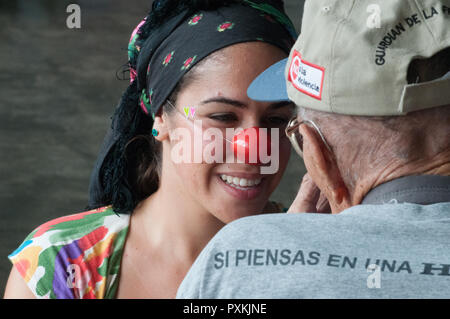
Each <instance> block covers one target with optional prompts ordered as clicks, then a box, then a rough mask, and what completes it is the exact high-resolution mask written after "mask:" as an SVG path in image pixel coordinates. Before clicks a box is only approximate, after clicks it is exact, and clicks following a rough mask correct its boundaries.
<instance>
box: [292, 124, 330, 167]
mask: <svg viewBox="0 0 450 319" xmlns="http://www.w3.org/2000/svg"><path fill="white" fill-rule="evenodd" d="M302 124H309V125H311V126H312V127H313V128H314V129H315V130H316V131H317V133H319V135H320V137H321V138H322V141H323V143H324V144H325V146H326V147H327V149H328V150H329V151H330V152H331V147H330V146H329V145H328V143H327V141H326V140H325V137H324V136H323V134H322V132H321V131H320V130H319V127H318V126H317V125H316V123H314V122H313V121H310V120H303V121H301V122H299V121H298V119H297V116H296V117H294V118H293V119H291V120H290V121H289V124H288V125H287V127H286V130H285V132H286V136H287V137H288V138H289V140H290V141H291V144H292V147H293V148H294V149H295V151H296V152H297V154H298V155H299V156H300V157H301V158H303V136H302V135H301V134H300V132H299V131H298V128H299V127H300V125H302Z"/></svg>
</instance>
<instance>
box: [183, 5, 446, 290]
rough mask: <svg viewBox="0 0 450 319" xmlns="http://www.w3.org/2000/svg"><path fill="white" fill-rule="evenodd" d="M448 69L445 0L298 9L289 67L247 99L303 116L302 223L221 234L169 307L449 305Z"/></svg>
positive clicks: (259, 83)
mask: <svg viewBox="0 0 450 319" xmlns="http://www.w3.org/2000/svg"><path fill="white" fill-rule="evenodd" d="M449 71H450V1H444V0H442V1H437V0H434V1H413V0H407V1H405V0H397V1H381V0H380V1H377V0H375V1H374V0H369V1H364V0H358V1H355V0H340V1H333V0H308V1H307V2H306V5H305V11H304V19H303V27H302V34H301V36H300V38H299V39H298V41H297V43H296V45H295V47H294V49H293V50H292V52H291V55H290V57H289V59H288V61H281V62H279V63H278V64H277V65H274V66H273V67H272V68H270V69H268V70H267V71H266V72H264V73H263V74H262V75H261V76H260V77H259V78H258V79H256V80H255V82H254V83H253V84H252V86H251V87H250V88H249V92H248V93H249V96H251V97H252V98H255V99H259V100H283V99H284V98H285V96H284V95H285V94H284V90H286V85H287V92H288V97H289V98H290V100H292V101H293V102H295V103H296V104H297V105H298V106H299V115H298V117H297V118H296V119H294V120H293V121H291V123H290V124H289V126H288V128H287V129H286V133H287V135H288V136H289V138H290V139H291V141H292V143H293V146H294V148H295V149H296V150H297V152H298V153H299V154H300V155H301V156H303V158H304V161H305V165H306V167H307V170H308V175H307V177H305V178H304V181H303V183H302V187H301V189H300V192H299V195H298V198H297V199H296V201H295V202H294V204H293V206H292V207H291V211H293V210H295V208H297V212H305V211H308V212H311V214H287V215H286V214H274V215H264V216H257V217H249V218H243V219H240V220H238V221H236V222H233V223H231V224H230V225H228V226H226V227H225V228H224V229H223V230H222V231H220V232H219V233H218V234H217V235H216V237H215V238H213V240H212V241H211V242H210V243H209V245H208V246H207V247H206V248H205V249H204V251H203V252H202V253H201V254H200V256H199V258H198V259H197V261H196V262H195V264H194V265H193V267H192V269H191V270H190V272H189V273H188V275H187V277H186V278H185V280H184V282H183V283H182V285H181V287H180V289H179V291H178V297H179V298H441V297H445V298H450V227H449V226H450V73H449ZM280 78H282V80H280ZM283 85H284V89H283ZM275 88H277V90H275ZM319 193H320V196H319ZM319 198H326V200H327V201H328V203H329V207H330V208H331V212H332V214H319V213H317V210H316V208H317V207H318V206H320V205H318V199H319Z"/></svg>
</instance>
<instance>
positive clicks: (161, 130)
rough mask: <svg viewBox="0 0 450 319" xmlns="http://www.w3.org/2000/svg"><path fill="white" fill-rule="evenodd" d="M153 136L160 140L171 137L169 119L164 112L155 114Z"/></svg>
mask: <svg viewBox="0 0 450 319" xmlns="http://www.w3.org/2000/svg"><path fill="white" fill-rule="evenodd" d="M153 136H154V137H155V139H156V140H157V141H159V142H162V141H164V140H166V139H168V138H169V128H168V119H167V116H165V115H164V114H160V115H156V116H155V120H154V123H153Z"/></svg>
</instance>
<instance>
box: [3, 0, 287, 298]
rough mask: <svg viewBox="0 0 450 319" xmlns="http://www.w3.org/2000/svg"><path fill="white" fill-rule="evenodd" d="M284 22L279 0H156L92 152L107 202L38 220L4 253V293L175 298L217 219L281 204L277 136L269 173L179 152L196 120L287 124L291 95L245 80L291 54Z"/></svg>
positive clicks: (283, 161)
mask: <svg viewBox="0 0 450 319" xmlns="http://www.w3.org/2000/svg"><path fill="white" fill-rule="evenodd" d="M292 30H293V28H292V24H291V23H290V21H289V19H288V18H287V16H286V15H285V14H284V13H283V9H282V3H281V1H270V0H266V1H156V2H155V4H154V7H153V10H152V12H151V13H150V14H149V15H148V16H147V17H146V19H145V20H144V21H143V22H141V24H140V25H139V26H138V27H137V28H136V30H135V32H133V35H132V39H131V42H130V46H129V66H130V72H131V84H130V86H129V87H128V89H127V91H126V92H125V94H124V96H123V97H122V100H121V104H120V106H119V108H118V110H117V111H116V114H115V116H114V119H113V128H114V129H113V131H112V133H111V136H110V138H111V143H109V144H108V147H107V149H106V152H104V154H105V158H104V159H100V161H99V163H100V165H99V174H98V176H99V179H98V183H99V185H100V186H101V187H99V192H98V194H97V195H98V198H97V200H98V204H100V205H103V204H108V205H110V206H106V207H100V208H98V209H95V210H92V211H88V212H84V213H80V214H76V215H71V216H66V217H62V218H59V219H56V220H53V221H50V222H48V223H45V224H43V225H41V226H40V227H38V228H37V229H36V230H34V231H33V232H32V233H31V234H30V235H29V236H28V237H27V238H26V239H25V241H24V242H23V244H22V245H21V246H20V247H19V248H18V249H17V250H16V251H15V252H13V253H12V254H11V255H10V256H9V258H10V260H11V261H12V263H13V264H14V265H15V267H13V269H12V271H11V275H10V279H9V281H8V285H7V289H6V294H5V297H11V298H14V297H18V298H27V297H29V298H34V297H38V298H172V297H174V296H175V294H176V290H177V288H178V285H179V284H180V283H181V281H182V279H183V277H184V275H185V274H186V273H187V271H188V269H189V267H190V266H191V265H192V263H193V261H194V260H195V258H196V257H197V255H198V254H199V252H200V251H201V249H202V248H203V247H204V246H205V245H206V243H207V242H208V241H209V239H210V238H211V237H212V236H213V235H214V234H215V233H216V232H217V231H218V230H220V229H221V227H223V226H224V225H225V224H226V223H229V222H231V221H233V220H235V219H237V218H240V217H244V216H249V215H253V214H257V213H260V212H263V211H264V209H265V211H266V212H267V211H274V210H277V209H273V207H272V209H270V205H269V203H268V198H269V196H270V194H271V193H272V192H273V190H274V189H275V188H276V186H277V185H278V183H279V181H280V179H281V177H282V174H283V172H284V169H285V168H286V165H287V161H288V158H289V153H290V145H289V141H288V139H287V138H286V137H285V136H283V137H280V139H279V141H277V142H279V143H278V144H279V145H276V147H279V154H280V158H279V169H278V171H277V172H275V173H273V174H269V175H262V174H261V173H260V166H259V165H251V164H246V163H233V162H230V161H228V155H225V152H224V155H223V157H224V159H225V160H224V161H217V160H216V161H215V162H206V161H205V160H204V158H202V160H201V161H200V162H195V161H191V162H189V161H181V162H180V161H177V156H178V155H180V154H181V153H183V154H182V156H185V155H186V154H189V153H190V151H191V150H194V149H195V148H196V147H197V146H196V145H199V142H200V145H202V148H203V149H202V150H204V149H205V147H206V146H204V145H205V143H202V142H204V141H205V139H207V138H205V134H201V136H200V137H198V136H197V137H196V136H195V130H196V129H198V127H199V123H201V124H200V126H201V132H203V133H205V132H206V131H207V130H208V129H213V130H215V132H218V131H219V132H222V133H223V134H224V136H225V131H226V129H230V128H238V127H241V128H251V127H263V128H271V129H272V128H273V129H279V130H281V131H282V130H284V127H285V126H286V125H287V122H288V121H289V119H290V118H291V116H292V114H293V108H292V105H290V104H286V103H277V104H268V103H258V102H255V101H252V100H250V99H249V98H248V97H247V95H246V90H247V87H248V86H249V84H250V83H251V81H252V80H253V79H254V78H255V77H256V76H257V75H258V74H259V73H261V72H262V71H263V70H265V69H266V68H267V67H269V66H270V65H272V64H273V63H274V62H276V61H279V60H281V59H283V58H285V57H286V56H287V55H288V53H289V50H290V47H291V46H292V44H293V41H294V40H295V32H292ZM186 110H188V112H186ZM194 120H195V121H194ZM175 132H184V133H186V134H185V135H186V136H187V137H186V136H183V138H181V139H180V138H179V136H178V138H177V136H176V134H175ZM192 136H194V137H193V138H192ZM229 142H230V139H229V138H226V137H224V138H223V140H221V141H220V143H222V144H223V146H224V148H226V147H229V146H230V145H229V144H230V143H229ZM220 143H219V144H220ZM272 147H274V146H272ZM180 149H181V150H182V151H181V152H179V150H180ZM217 151H218V149H215V150H214V152H212V153H211V154H212V155H217V153H215V152H217ZM213 153H214V154H213ZM202 154H203V153H202ZM226 154H228V153H226ZM193 157H194V156H193ZM219 157H220V156H219ZM184 158H188V159H189V156H187V157H184ZM191 158H192V157H191ZM215 158H216V159H217V156H216V157H215ZM94 175H95V174H94Z"/></svg>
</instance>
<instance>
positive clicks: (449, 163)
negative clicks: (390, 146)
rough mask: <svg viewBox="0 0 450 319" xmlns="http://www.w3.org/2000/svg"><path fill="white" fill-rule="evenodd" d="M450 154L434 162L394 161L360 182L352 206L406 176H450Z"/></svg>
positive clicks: (354, 192)
mask: <svg viewBox="0 0 450 319" xmlns="http://www.w3.org/2000/svg"><path fill="white" fill-rule="evenodd" d="M449 153H450V151H449V152H445V153H441V154H439V155H438V156H436V157H435V158H433V160H430V159H429V158H427V159H421V160H417V161H413V162H410V163H406V164H405V163H401V161H392V162H391V163H390V164H389V165H387V166H386V167H385V168H384V169H383V170H382V171H381V172H379V173H373V174H366V175H365V176H364V175H363V176H364V177H365V178H364V179H362V180H361V181H358V182H357V183H356V185H355V187H354V189H353V194H352V204H353V205H359V204H360V203H361V202H362V201H363V199H364V197H365V196H366V195H367V194H368V193H369V192H370V190H372V189H374V188H376V187H377V186H379V185H381V184H384V183H387V182H389V181H392V180H395V179H397V178H400V177H404V176H413V175H441V176H450V156H449Z"/></svg>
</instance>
